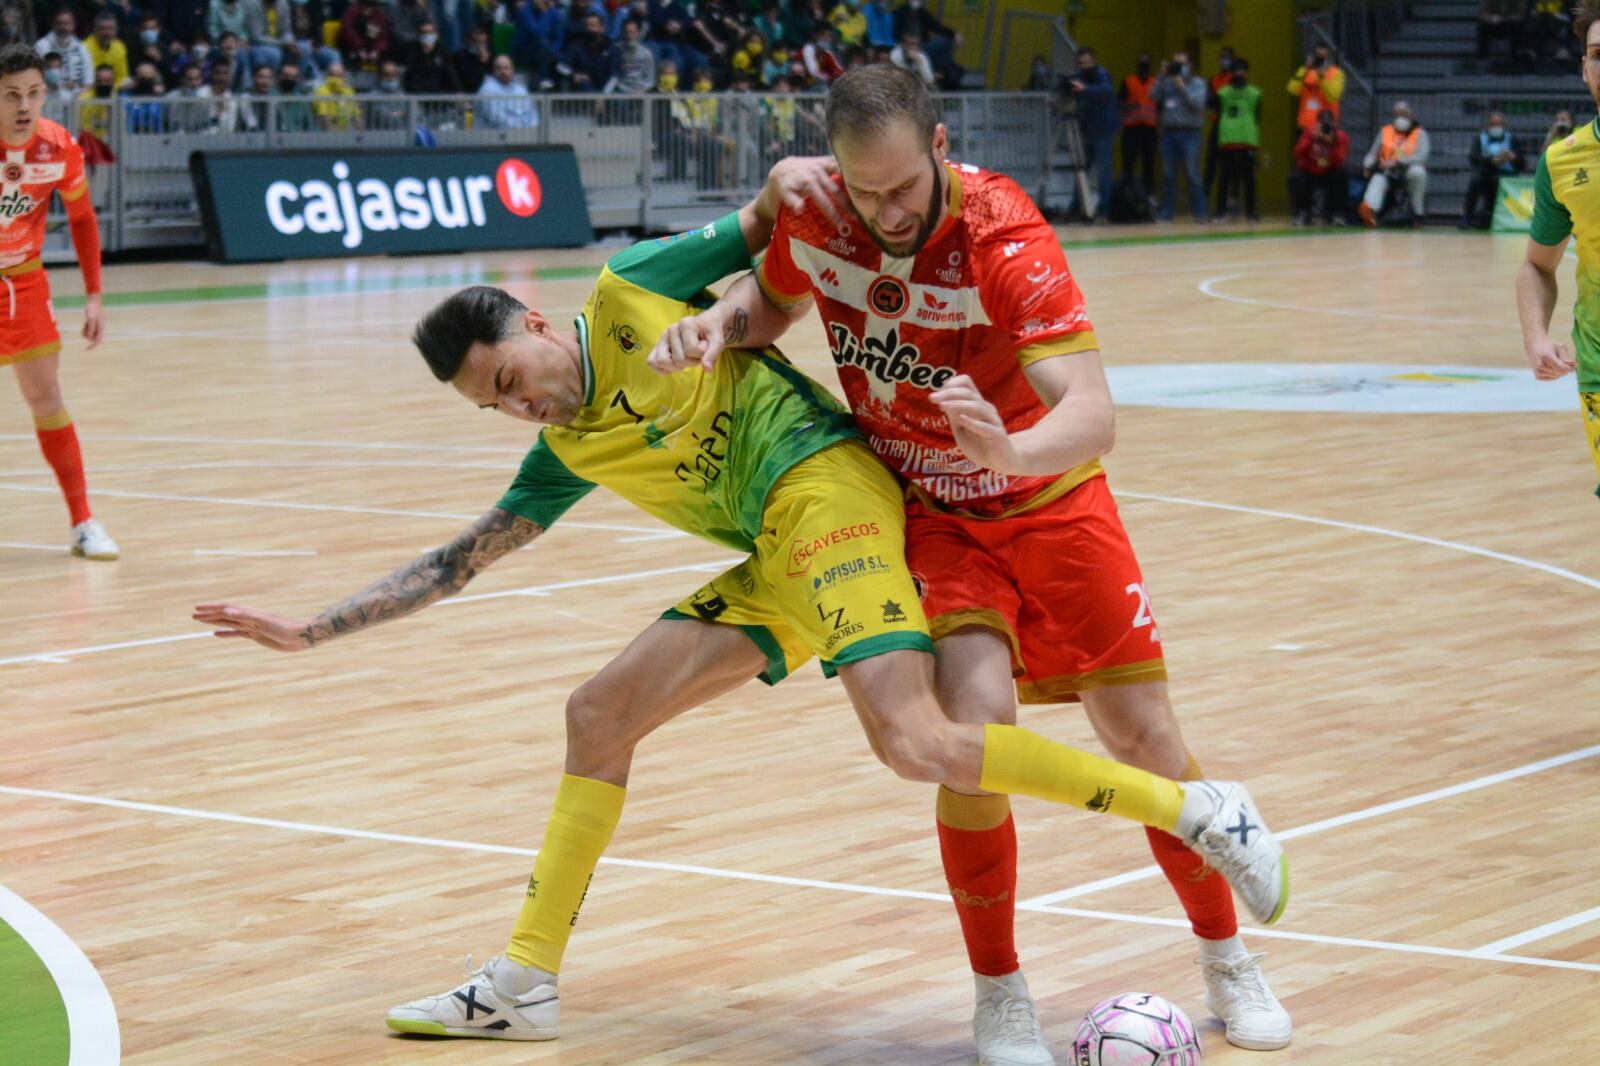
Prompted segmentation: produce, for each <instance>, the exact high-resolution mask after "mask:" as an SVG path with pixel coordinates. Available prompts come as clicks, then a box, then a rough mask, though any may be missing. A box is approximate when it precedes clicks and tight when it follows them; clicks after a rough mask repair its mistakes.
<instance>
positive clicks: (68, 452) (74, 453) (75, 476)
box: [33, 407, 90, 525]
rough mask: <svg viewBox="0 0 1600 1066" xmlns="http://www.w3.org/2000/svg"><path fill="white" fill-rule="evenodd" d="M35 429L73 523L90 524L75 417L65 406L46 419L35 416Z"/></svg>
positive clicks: (87, 491) (40, 448)
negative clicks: (74, 423) (65, 500)
mask: <svg viewBox="0 0 1600 1066" xmlns="http://www.w3.org/2000/svg"><path fill="white" fill-rule="evenodd" d="M33 427H34V432H35V433H37V434H38V435H39V450H40V451H42V452H44V457H45V461H46V462H48V463H49V464H50V468H51V469H52V470H54V471H55V472H56V481H58V482H60V484H61V494H62V495H63V496H65V497H66V498H67V510H69V511H71V512H72V524H73V525H77V524H78V523H79V522H87V521H88V520H89V518H90V513H89V487H88V486H87V485H86V484H85V483H84V480H83V452H82V451H81V450H80V449H79V448H78V431H77V430H76V429H75V428H73V425H72V416H71V415H69V414H67V409H66V408H65V407H63V408H62V409H61V410H59V411H57V412H56V413H55V414H53V415H47V416H45V417H44V418H39V417H37V416H35V417H34V420H33Z"/></svg>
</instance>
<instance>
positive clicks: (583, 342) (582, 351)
mask: <svg viewBox="0 0 1600 1066" xmlns="http://www.w3.org/2000/svg"><path fill="white" fill-rule="evenodd" d="M573 325H575V326H577V327H578V355H579V359H578V364H579V365H580V366H582V367H583V406H585V407H588V406H589V405H590V404H592V403H594V360H593V359H592V358H591V357H590V355H589V323H588V322H587V321H586V320H585V319H584V317H583V316H582V315H579V316H578V317H577V318H576V319H575V320H574V321H573Z"/></svg>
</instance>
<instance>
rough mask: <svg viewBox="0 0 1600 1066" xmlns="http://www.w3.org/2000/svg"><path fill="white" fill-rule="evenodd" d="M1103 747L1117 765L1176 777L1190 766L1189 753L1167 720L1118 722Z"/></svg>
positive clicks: (1152, 719)
mask: <svg viewBox="0 0 1600 1066" xmlns="http://www.w3.org/2000/svg"><path fill="white" fill-rule="evenodd" d="M1106 740H1107V743H1106V746H1107V747H1108V748H1110V749H1111V754H1112V755H1113V756H1114V757H1115V758H1116V760H1117V761H1118V762H1123V763H1127V764H1128V765H1129V766H1137V767H1138V768H1139V769H1141V770H1149V771H1150V772H1151V773H1153V774H1161V775H1163V776H1165V777H1177V776H1178V775H1179V774H1181V773H1182V772H1183V768H1184V767H1185V766H1187V765H1188V764H1189V756H1188V752H1187V751H1186V750H1185V749H1184V747H1183V741H1182V739H1181V738H1180V736H1179V734H1178V731H1177V730H1176V729H1175V728H1173V724H1172V722H1171V721H1170V720H1169V719H1162V718H1151V719H1148V720H1145V719H1137V720H1130V721H1124V722H1122V723H1119V724H1118V725H1117V726H1116V728H1115V729H1114V730H1113V731H1110V732H1109V733H1108V736H1107V738H1106Z"/></svg>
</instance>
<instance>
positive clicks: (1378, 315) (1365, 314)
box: [1197, 274, 1520, 329]
mask: <svg viewBox="0 0 1600 1066" xmlns="http://www.w3.org/2000/svg"><path fill="white" fill-rule="evenodd" d="M1245 276H1246V275H1245V274H1218V275H1216V276H1215V277H1210V278H1206V279H1205V280H1204V281H1202V282H1201V283H1200V284H1199V285H1198V286H1197V288H1199V290H1200V291H1201V292H1202V293H1204V294H1205V295H1207V296H1209V297H1211V298H1212V299H1214V300H1227V301H1228V302H1229V303H1236V304H1251V305H1253V306H1255V307H1271V308H1275V309H1277V310H1280V311H1300V312H1304V313H1310V314H1320V315H1343V316H1344V317H1346V318H1370V319H1391V320H1395V321H1400V322H1432V323H1435V324H1438V325H1445V326H1498V327H1500V328H1501V329H1518V328H1520V327H1519V326H1517V324H1516V323H1515V322H1510V321H1508V320H1506V319H1500V318H1488V319H1485V318H1437V317H1434V316H1432V315H1397V314H1390V313H1388V312H1385V311H1345V310H1341V309H1340V308H1337V307H1318V306H1316V305H1315V304H1291V303H1282V302H1280V301H1278V300H1257V299H1254V298H1252V297H1249V296H1233V295H1230V294H1229V293H1225V292H1218V291H1217V289H1216V286H1217V285H1220V284H1221V283H1222V282H1224V281H1234V280H1236V279H1238V278H1242V277H1245Z"/></svg>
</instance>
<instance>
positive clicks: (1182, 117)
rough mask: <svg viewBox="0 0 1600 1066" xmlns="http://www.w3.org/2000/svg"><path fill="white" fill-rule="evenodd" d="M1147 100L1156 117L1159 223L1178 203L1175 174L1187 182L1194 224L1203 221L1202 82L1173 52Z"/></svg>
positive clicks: (1169, 218)
mask: <svg viewBox="0 0 1600 1066" xmlns="http://www.w3.org/2000/svg"><path fill="white" fill-rule="evenodd" d="M1151 99H1152V101H1153V102H1154V103H1155V105H1156V113H1157V114H1158V115H1159V116H1160V118H1159V122H1160V126H1159V128H1160V131H1161V132H1160V138H1161V166H1162V168H1163V169H1164V170H1165V171H1166V173H1165V175H1164V176H1163V184H1164V185H1165V188H1164V189H1163V190H1162V199H1161V220H1162V221H1163V222H1170V221H1172V215H1173V211H1174V209H1175V208H1176V207H1177V202H1178V171H1179V170H1180V169H1181V170H1182V171H1183V175H1184V177H1185V178H1187V179H1188V182H1189V206H1190V207H1192V208H1193V209H1194V220H1195V221H1196V222H1204V221H1206V201H1205V191H1204V189H1203V188H1202V186H1201V184H1200V131H1201V130H1202V129H1203V128H1204V127H1205V121H1206V81H1205V79H1204V78H1201V77H1198V76H1196V75H1195V74H1194V72H1193V70H1192V69H1191V68H1190V66H1189V57H1188V55H1187V54H1185V53H1183V52H1175V53H1174V54H1173V56H1172V59H1171V60H1169V61H1168V63H1167V66H1166V70H1165V71H1163V73H1162V77H1161V79H1160V81H1158V82H1157V83H1156V87H1155V91H1154V92H1152V93H1151Z"/></svg>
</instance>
